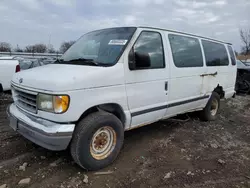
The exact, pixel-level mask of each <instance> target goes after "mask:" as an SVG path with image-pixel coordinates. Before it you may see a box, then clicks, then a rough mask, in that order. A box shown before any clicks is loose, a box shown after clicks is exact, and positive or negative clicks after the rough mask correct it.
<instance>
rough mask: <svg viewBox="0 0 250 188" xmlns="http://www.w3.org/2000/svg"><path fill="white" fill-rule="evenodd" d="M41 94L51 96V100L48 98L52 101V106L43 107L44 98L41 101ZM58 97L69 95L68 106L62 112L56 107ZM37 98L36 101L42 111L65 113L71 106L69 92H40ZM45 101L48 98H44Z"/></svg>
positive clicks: (38, 108)
mask: <svg viewBox="0 0 250 188" xmlns="http://www.w3.org/2000/svg"><path fill="white" fill-rule="evenodd" d="M41 96H43V97H49V98H51V100H47V102H50V103H51V105H52V107H51V108H45V107H42V105H41V102H42V101H43V100H41V101H40V98H41ZM56 97H67V107H66V108H65V109H64V110H63V111H61V112H59V111H56V109H55V105H56V104H55V100H56ZM36 99H37V102H36V106H37V110H40V111H43V112H49V113H54V114H63V113H65V112H67V111H68V109H69V106H70V96H69V95H67V94H48V93H38V94H37V98H36ZM43 102H46V100H44V101H43Z"/></svg>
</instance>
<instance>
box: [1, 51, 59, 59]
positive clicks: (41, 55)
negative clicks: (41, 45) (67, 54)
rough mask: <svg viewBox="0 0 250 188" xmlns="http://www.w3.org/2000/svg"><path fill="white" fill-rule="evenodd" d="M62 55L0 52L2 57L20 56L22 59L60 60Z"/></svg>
mask: <svg viewBox="0 0 250 188" xmlns="http://www.w3.org/2000/svg"><path fill="white" fill-rule="evenodd" d="M61 55H62V54H60V53H26V52H0V56H20V57H35V58H43V57H52V58H53V57H54V58H58V57H60V56H61Z"/></svg>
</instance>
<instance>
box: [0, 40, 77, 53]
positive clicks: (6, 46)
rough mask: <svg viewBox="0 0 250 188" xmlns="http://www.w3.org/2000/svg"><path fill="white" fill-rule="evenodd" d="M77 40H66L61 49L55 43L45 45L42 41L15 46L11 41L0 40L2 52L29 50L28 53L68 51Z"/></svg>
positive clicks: (0, 50)
mask: <svg viewBox="0 0 250 188" xmlns="http://www.w3.org/2000/svg"><path fill="white" fill-rule="evenodd" d="M74 43H75V41H65V42H63V43H62V44H61V46H60V48H59V50H55V48H54V47H53V45H45V44H42V43H38V44H33V45H28V46H26V47H24V48H20V47H19V45H17V46H16V47H15V48H13V47H12V46H11V44H10V43H7V42H0V52H28V53H64V52H66V51H67V50H68V49H69V47H70V46H72V44H74Z"/></svg>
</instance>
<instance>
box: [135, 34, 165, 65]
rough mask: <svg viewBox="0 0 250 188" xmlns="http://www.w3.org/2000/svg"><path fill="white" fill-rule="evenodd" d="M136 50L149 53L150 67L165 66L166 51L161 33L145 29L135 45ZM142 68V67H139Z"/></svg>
mask: <svg viewBox="0 0 250 188" xmlns="http://www.w3.org/2000/svg"><path fill="white" fill-rule="evenodd" d="M134 52H135V53H136V52H138V53H142V54H145V53H146V54H148V55H149V58H150V67H147V68H149V69H153V68H164V67H165V63H164V52H163V45H162V38H161V35H160V33H157V32H152V31H143V32H142V33H141V34H140V36H139V38H138V39H137V41H136V43H135V45H134ZM138 69H140V67H138Z"/></svg>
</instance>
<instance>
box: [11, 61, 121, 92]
mask: <svg viewBox="0 0 250 188" xmlns="http://www.w3.org/2000/svg"><path fill="white" fill-rule="evenodd" d="M12 82H13V83H14V84H15V85H19V86H23V87H29V88H34V89H38V90H44V91H52V92H60V91H70V90H76V89H89V88H97V87H105V86H113V85H118V84H123V83H124V70H123V64H122V63H117V64H116V65H114V66H112V67H100V66H85V65H66V64H49V65H45V66H41V67H37V68H32V69H28V70H24V71H21V72H19V73H16V74H14V76H13V78H12Z"/></svg>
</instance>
